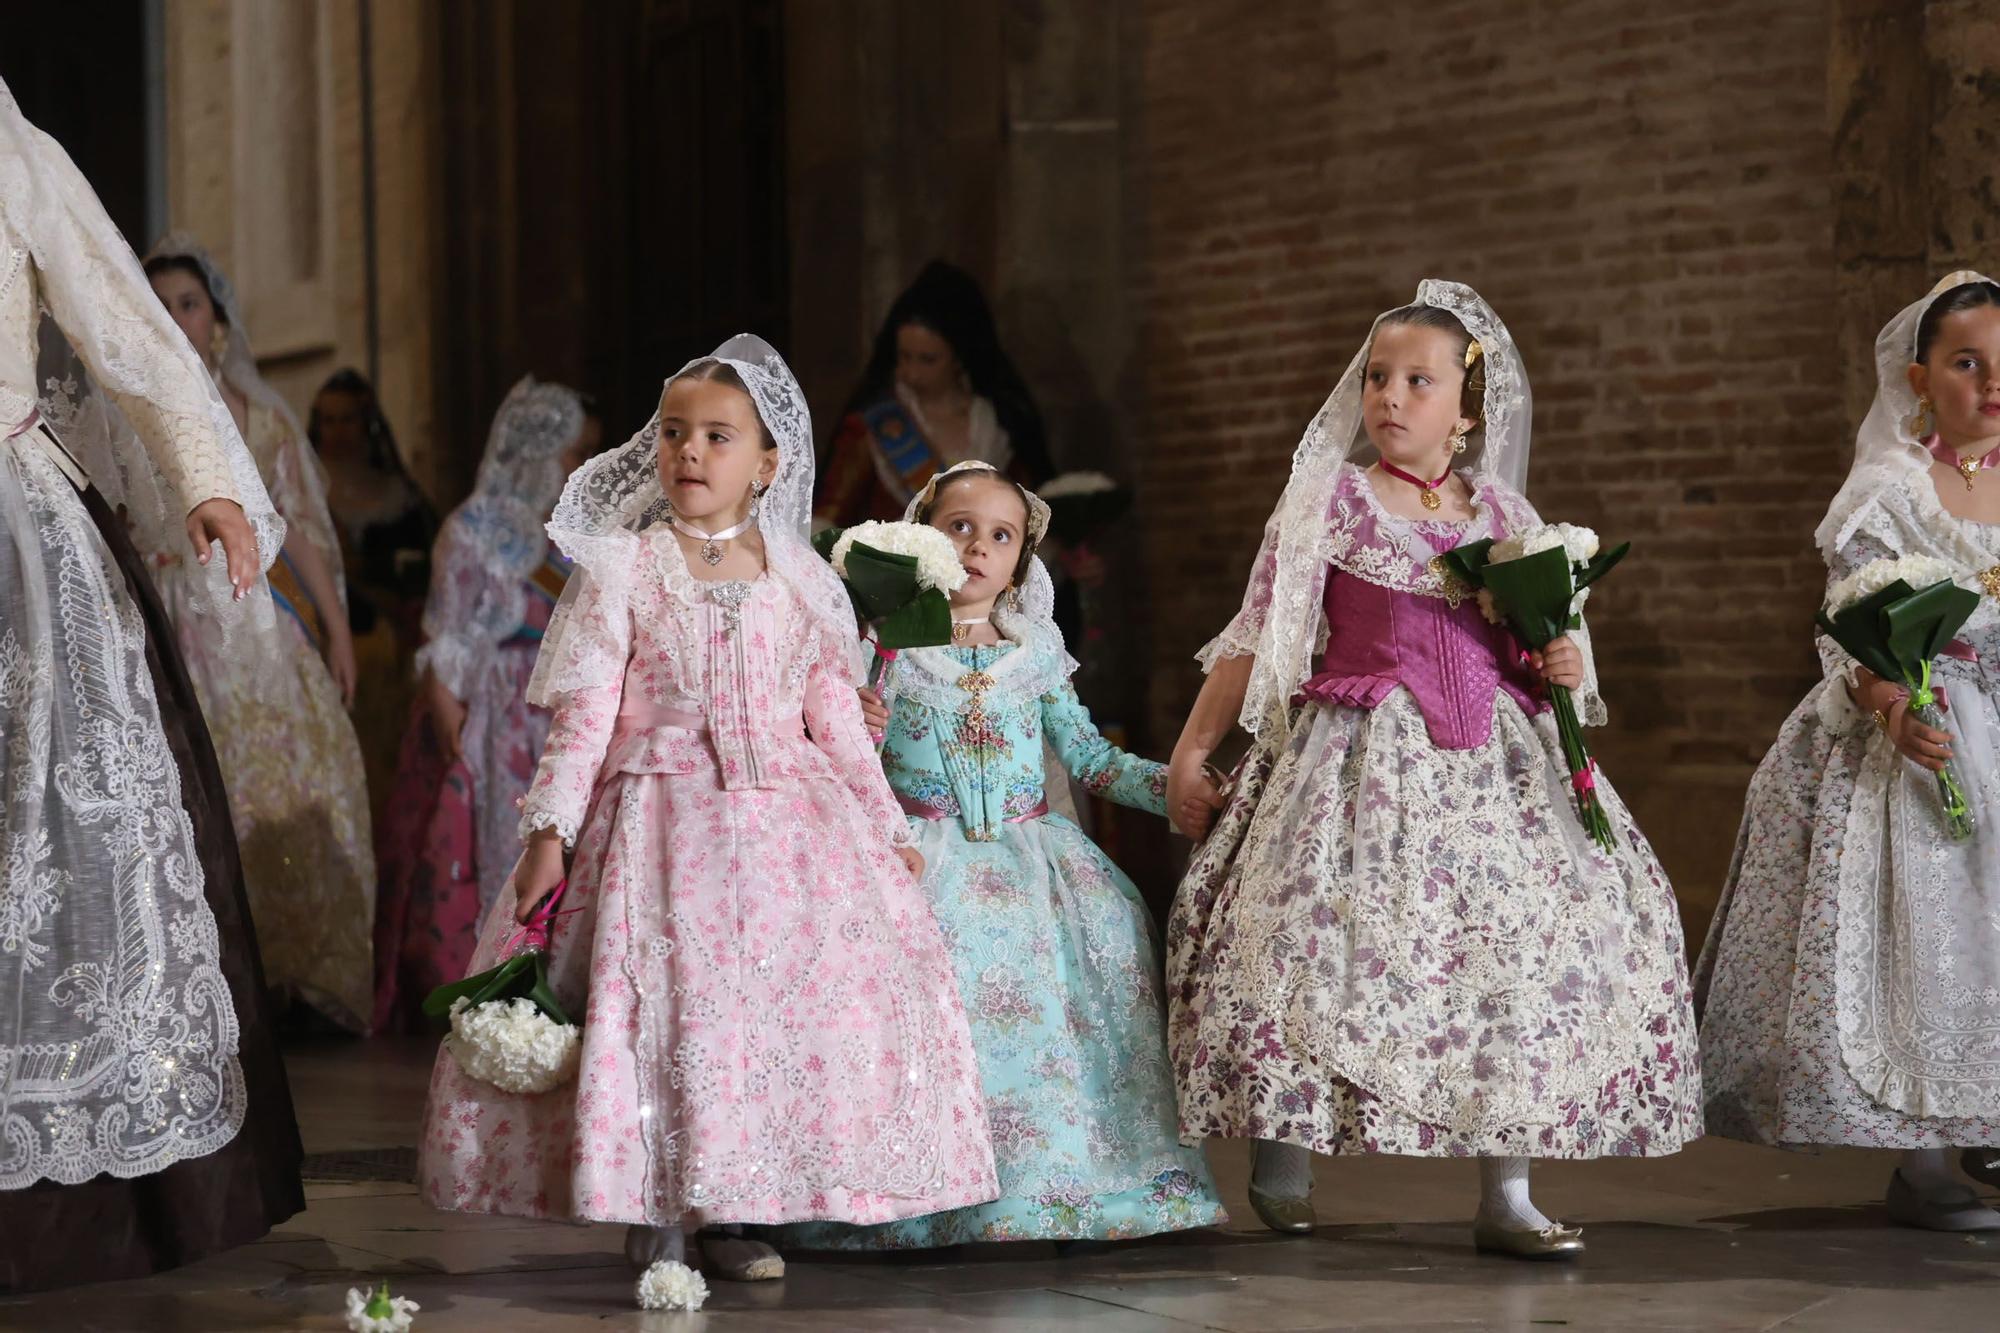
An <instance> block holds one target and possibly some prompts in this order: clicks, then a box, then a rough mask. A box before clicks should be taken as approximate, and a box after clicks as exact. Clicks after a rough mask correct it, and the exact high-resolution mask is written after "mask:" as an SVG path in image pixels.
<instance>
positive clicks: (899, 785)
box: [780, 638, 1223, 1249]
mask: <svg viewBox="0 0 2000 1333" xmlns="http://www.w3.org/2000/svg"><path fill="white" fill-rule="evenodd" d="M1073 669H1074V664H1073V663H1071V662H1070V661H1069V659H1068V657H1067V656H1066V655H1065V654H1064V653H1063V651H1062V649H1061V647H1060V643H1059V641H1057V642H1055V643H1052V644H1048V645H1046V646H1044V645H1042V644H1040V643H1039V642H1038V640H1037V639H1034V638H1031V639H1030V641H1029V643H1028V644H1027V645H1025V646H1016V645H1014V644H1011V643H1004V642H1003V643H1001V644H998V645H996V646H992V647H969V648H924V649H912V650H907V651H905V652H904V653H903V654H902V655H901V656H900V657H899V658H898V659H897V661H896V663H895V665H894V666H893V667H892V668H891V670H890V673H889V677H888V680H887V682H886V684H885V693H886V694H887V696H888V698H889V701H890V709H891V711H890V722H889V732H888V739H887V742H886V744H885V746H884V750H883V766H884V768H885V769H886V770H887V772H888V775H889V784H890V786H892V787H893V788H895V790H896V794H897V796H898V798H899V799H900V800H901V801H902V803H903V808H904V810H905V812H906V813H908V814H909V815H910V823H911V826H912V828H913V829H914V830H915V831H916V833H917V835H918V838H919V840H920V841H919V849H920V850H921V851H922V852H923V855H924V864H925V879H924V890H925V892H926V894H927V895H928V896H929V898H930V902H931V908H932V910H933V911H934V912H935V913H936V914H937V919H938V924H939V926H940V927H941V928H942V929H943V931H944V938H945V945H946V947H947V949H949V950H950V952H951V955H952V963H953V967H954V969H955V970H956V972H957V974H958V986H959V993H960V996H961V998H962V999H963V1000H964V1002H965V1009H966V1015H967V1017H968V1018H969V1019H970V1020H971V1023H972V1044H973V1049H974V1052H975V1054H976V1056H977V1058H978V1061H979V1072H980V1080H981V1084H982V1088H983V1091H984V1094H985V1098H986V1115H987V1120H988V1123H989V1125H990V1127H991V1131H992V1135H993V1155H994V1158H995V1160H996V1162H997V1163H998V1165H999V1171H1000V1188H1001V1197H1000V1198H998V1199H997V1200H995V1201H993V1202H991V1203H985V1204H978V1205H975V1206H972V1207H966V1208H958V1209H954V1210H952V1211H949V1212H943V1213H933V1214H931V1215H930V1216H928V1217H919V1218H913V1219H908V1220H905V1221H900V1222H891V1223H885V1224H882V1225H879V1226H868V1227H850V1226H840V1225H834V1224H825V1223H806V1224H801V1225H797V1226H791V1227H787V1228H785V1229H784V1230H783V1232H782V1234H781V1236H780V1239H781V1240H782V1242H783V1243H785V1244H787V1245H791V1246H797V1247H800V1248H808V1249H901V1248H923V1247H928V1246H939V1245H955V1244H960V1243H963V1242H969V1241H1005V1240H1037V1239H1039V1240H1069V1239H1082V1238H1089V1239H1099V1240H1116V1239H1125V1238H1130V1237H1134V1236H1147V1235H1153V1234H1155V1233H1158V1232H1163V1231H1177V1230H1183V1229H1185V1228H1188V1227H1198V1226H1206V1225H1208V1224H1210V1223H1214V1222H1219V1221H1222V1220H1223V1212H1222V1206H1221V1204H1220V1202H1219V1201H1218V1200H1217V1198H1216V1193H1215V1185H1214V1182H1213V1181H1212V1180H1210V1178H1209V1174H1208V1168H1207V1165H1206V1163H1205V1162H1204V1161H1203V1159H1202V1155H1201V1151H1200V1149H1198V1148H1184V1147H1182V1146H1181V1145H1180V1143H1179V1133H1178V1118H1177V1110H1176V1106H1175V1100H1174V1084H1173V1074H1172V1070H1171V1068H1170V1067H1169V1065H1168V1063H1167V1049H1166V1029H1165V1019H1164V1006H1163V1004H1162V1001H1161V994H1160V982H1159V967H1158V962H1157V954H1156V952H1155V946H1154V941H1153V938H1152V933H1151V929H1152V928H1151V922H1150V919H1149V917H1148V914H1147V912H1146V909H1145V907H1144V906H1143V904H1142V903H1141V902H1140V899H1139V894H1138V890H1137V889H1135V888H1134V887H1133V885H1132V882H1131V881H1130V880H1129V879H1127V878H1126V877H1125V875H1124V874H1123V873H1122V872H1121V871H1120V870H1119V869H1118V868H1117V867H1116V866H1115V865H1113V864H1112V863H1111V861H1110V859H1109V858H1107V857H1106V856H1105V855H1104V853H1103V852H1101V851H1099V850H1098V848H1097V846H1096V845H1095V844H1094V843H1092V842H1091V841H1090V839H1089V838H1087V837H1085V836H1084V834H1083V831H1082V830H1081V829H1079V828H1077V826H1076V825H1075V824H1073V823H1071V822H1070V821H1069V820H1067V819H1064V818H1063V817H1062V816H1060V815H1051V814H1047V813H1046V806H1045V803H1044V799H1043V791H1042V773H1043V744H1042V740H1043V736H1044V735H1046V736H1047V738H1048V739H1049V741H1050V742H1052V744H1053V747H1054V750H1055V752H1056V754H1057V755H1058V756H1060V757H1061V759H1062V761H1063V764H1064V766H1065V767H1066V768H1068V770H1069V771H1070V773H1071V774H1072V775H1073V776H1074V777H1075V778H1076V779H1077V781H1078V782H1080V783H1082V784H1083V786H1085V787H1086V788H1088V789H1089V790H1090V791H1091V792H1093V793H1095V794H1097V795H1100V796H1104V797H1107V798H1108V799H1110V800H1113V801H1116V802H1118V803H1119V804H1121V805H1129V806H1134V807H1136V808H1138V809H1142V810H1150V811H1152V812H1153V813H1155V814H1164V813H1165V811H1166V770H1165V767H1164V766H1163V765H1160V764H1156V763H1153V762H1151V761H1149V760H1145V759H1140V758H1138V757H1136V756H1134V755H1129V754H1126V753H1125V752H1123V751H1121V750H1119V749H1117V748H1116V747H1115V746H1113V745H1112V744H1111V743H1110V742H1109V741H1107V740H1105V739H1104V737H1103V736H1101V735H1100V734H1099V733H1098V731H1097V728H1096V726H1095V725H1094V724H1093V723H1092V722H1091V720H1090V714H1089V712H1088V711H1087V710H1086V709H1085V708H1084V706H1083V703H1082V701H1081V700H1079V699H1078V698H1077V696H1076V691H1075V690H1074V689H1072V688H1071V686H1070V683H1069V679H1068V677H1069V672H1070V671H1071V670H1073Z"/></svg>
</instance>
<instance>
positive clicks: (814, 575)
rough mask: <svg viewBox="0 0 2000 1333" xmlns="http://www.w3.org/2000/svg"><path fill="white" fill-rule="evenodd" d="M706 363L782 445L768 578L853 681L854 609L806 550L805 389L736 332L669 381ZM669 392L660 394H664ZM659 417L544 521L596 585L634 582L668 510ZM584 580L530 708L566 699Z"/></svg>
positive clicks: (766, 515) (565, 603)
mask: <svg viewBox="0 0 2000 1333" xmlns="http://www.w3.org/2000/svg"><path fill="white" fill-rule="evenodd" d="M708 362H721V363H722V364H723V365H726V366H728V367H729V368H730V369H732V370H734V371H735V372H736V374H737V375H738V377H740V378H741V379H742V381H743V383H744V385H745V386H747V387H748V389H749V391H750V399H751V401H752V402H753V403H754V404H755V405H756V408H757V415H758V416H759V417H760V418H761V419H762V420H763V422H764V427H765V429H767V430H769V431H770V432H771V438H772V439H773V440H775V441H776V442H777V445H778V471H777V475H776V476H775V477H773V478H772V480H771V487H770V489H769V490H768V491H766V492H765V493H764V497H763V499H762V500H761V501H759V502H758V514H757V527H758V531H759V532H760V533H761V534H762V536H763V538H764V556H765V560H766V561H767V563H768V564H769V566H770V569H771V572H772V573H773V574H774V575H775V576H777V577H778V578H781V579H783V580H784V581H785V582H786V583H787V584H788V585H790V587H791V588H792V590H793V591H794V592H796V593H797V594H798V596H799V598H800V600H801V601H802V602H804V604H805V607H806V610H807V612H808V613H809V614H810V615H812V617H813V618H814V619H815V620H817V621H819V622H820V623H821V624H822V625H823V626H824V627H825V628H826V629H827V630H828V631H829V632H831V633H833V634H834V635H836V636H837V640H838V641H839V642H840V643H842V644H844V645H848V646H849V648H850V650H851V660H850V662H849V666H848V674H849V675H850V676H858V673H859V670H860V662H861V659H860V649H859V644H858V643H857V642H856V640H855V634H854V630H855V620H854V604H853V603H852V602H851V601H849V600H848V596H847V589H846V588H845V587H844V586H842V584H841V582H840V579H839V577H838V576H837V575H836V574H835V573H834V572H833V567H832V566H831V565H829V564H827V563H826V561H824V560H822V559H820V558H819V556H818V554H817V553H815V552H814V551H813V549H812V543H811V536H812V496H813V442H812V414H811V412H810V410H809V409H808V408H807V406H806V396H805V391H804V390H802V389H801V388H800V387H799V382H798V380H797V378H795V377H794V376H793V374H792V369H791V367H790V366H788V365H786V364H785V359H784V358H783V357H781V356H779V355H778V351H777V349H776V348H774V347H772V346H771V344H769V343H768V342H765V341H764V340H763V339H762V338H759V337H757V336H756V335H755V334H751V333H739V334H737V335H736V336H735V337H734V338H731V339H730V340H729V341H728V342H725V343H723V344H722V346H720V347H718V348H716V349H715V351H714V352H712V353H710V354H709V355H708V356H704V357H697V358H695V359H694V360H693V361H690V362H688V363H687V364H686V365H685V366H682V367H681V368H680V369H679V370H677V371H675V372H674V374H673V376H672V377H671V378H669V379H668V380H667V381H666V383H667V384H669V385H671V384H672V383H673V382H674V380H676V379H679V378H680V377H681V376H682V375H685V374H687V373H688V371H690V370H693V369H694V368H695V367H697V366H700V365H703V364H705V363H708ZM664 392H665V389H664V386H663V387H662V393H663V394H664ZM659 443H660V413H659V409H658V408H655V409H654V411H653V416H652V419H651V420H649V421H648V422H647V423H646V424H645V426H644V427H643V428H642V429H641V430H640V431H639V433H638V434H636V435H634V436H633V437H632V438H631V439H629V440H627V441H626V442H625V443H624V444H622V445H620V446H619V447H618V448H616V449H613V450H610V451H609V452H607V453H603V454H600V455H598V456H597V457H596V458H594V459H592V460H591V461H590V462H588V463H585V464H584V465H583V466H582V467H580V468H578V469H577V470H576V472H575V474H574V475H572V476H571V477H570V479H569V483H568V484H567V485H565V486H564V487H563V492H562V498H561V499H560V500H558V501H557V502H556V509H555V514H554V516H553V517H551V518H550V519H549V524H548V532H549V536H550V537H552V538H554V540H555V543H556V546H557V548H558V549H560V550H561V551H562V553H563V554H564V555H566V556H568V557H569V558H570V559H571V560H572V561H573V562H575V564H576V566H577V568H579V569H581V570H583V571H584V572H586V573H587V574H588V575H589V576H590V578H591V580H592V581H593V582H595V583H596V584H597V585H598V586H600V587H604V588H608V589H620V588H623V587H624V586H625V584H626V583H627V581H628V580H629V579H630V578H631V577H632V574H633V568H632V562H631V558H630V557H631V539H632V537H633V536H634V535H635V534H637V533H640V532H643V531H645V530H646V529H647V528H649V527H652V526H653V525H654V524H656V523H661V522H665V521H666V520H667V518H668V516H669V514H670V512H671V510H670V507H669V505H668V503H667V498H666V496H665V495H664V494H662V492H661V490H660V467H659ZM580 582H581V580H577V579H572V580H570V583H569V586H568V587H567V588H565V589H564V591H563V598H562V602H561V603H560V604H559V605H558V606H557V607H556V612H555V615H554V617H553V618H551V620H550V622H549V628H548V633H547V635H546V636H545V637H544V639H543V642H542V651H541V655H540V656H539V657H538V658H537V659H536V661H535V674H534V676H533V677H532V678H531V679H530V680H529V682H528V698H529V700H530V701H531V702H533V703H537V704H541V705H544V706H547V705H548V704H550V703H551V702H552V699H553V696H554V695H555V694H558V693H561V692H562V688H563V686H562V682H561V680H560V679H559V676H558V673H559V671H560V670H561V668H560V667H559V666H558V664H560V663H564V662H567V661H568V660H569V658H570V656H571V648H572V645H571V644H570V643H569V639H570V636H571V635H572V633H574V632H575V631H574V629H573V626H572V617H571V616H570V614H569V610H570V606H571V603H572V602H573V600H574V598H575V595H576V593H577V590H578V588H579V585H580Z"/></svg>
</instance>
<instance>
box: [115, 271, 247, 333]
mask: <svg viewBox="0 0 2000 1333" xmlns="http://www.w3.org/2000/svg"><path fill="white" fill-rule="evenodd" d="M126 271H127V272H130V271H131V270H129V269H128V270H126ZM156 273H185V274H187V275H188V276H189V277H190V278H193V279H194V280H195V281H196V282H198V283H200V284H201V294H202V295H203V296H206V297H207V298H208V308H209V310H211V311H212V312H214V314H215V322H216V323H218V324H220V325H222V326H223V327H224V328H227V327H229V315H228V313H227V312H225V311H224V310H223V308H222V302H220V301H218V300H216V299H215V288H213V287H211V286H209V285H208V274H206V273H204V272H203V271H202V267H201V265H200V264H199V263H197V262H195V260H193V259H192V258H190V257H189V256H187V255H154V256H153V257H152V258H151V259H148V260H147V261H146V276H147V277H148V278H151V277H152V276H153V275H154V274H156Z"/></svg>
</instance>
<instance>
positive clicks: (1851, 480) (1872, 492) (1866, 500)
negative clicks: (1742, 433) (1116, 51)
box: [1813, 269, 1993, 561]
mask: <svg viewBox="0 0 2000 1333" xmlns="http://www.w3.org/2000/svg"><path fill="white" fill-rule="evenodd" d="M1992 281H1993V279H1991V278H1989V277H1987V276H1986V275H1985V274H1984V273H1975V272H1973V271H1971V270H1970V269H1960V270H1959V271H1958V272H1956V273H1950V274H1947V275H1946V276H1944V277H1943V278H1940V279H1939V280H1938V282H1937V285H1935V286H1934V287H1932V288H1931V289H1930V291H1928V292H1926V293H1925V294H1924V296H1923V299H1921V300H1918V301H1912V302H1911V303H1910V304H1909V305H1906V306H1904V307H1903V308H1902V309H1901V310H1899V311H1897V312H1896V317H1895V318H1894V319H1891V320H1890V321H1889V322H1888V323H1887V324H1885V325H1883V326H1882V331H1881V332H1880V333H1878V334H1877V335H1875V401H1874V402H1873V403H1871V404H1869V407H1868V415H1867V416H1865V417H1863V418H1862V420H1861V429H1860V430H1859V431H1857V432H1856V433H1855V436H1854V462H1853V465H1852V466H1851V467H1849V469H1848V472H1847V480H1846V481H1845V482H1843V483H1842V484H1841V487H1840V491H1839V493H1838V494H1836V495H1835V496H1834V497H1833V503H1832V504H1831V505H1829V506H1828V507H1827V511H1826V517H1825V518H1823V519H1821V520H1820V525H1819V527H1818V529H1816V530H1815V531H1814V533H1813V540H1814V541H1815V542H1817V543H1818V545H1819V549H1820V554H1821V555H1823V556H1825V557H1826V559H1827V560H1829V561H1831V560H1832V559H1833V557H1834V554H1835V553H1836V552H1837V551H1839V550H1840V548H1841V547H1842V546H1844V545H1846V544H1847V540H1848V538H1849V537H1851V536H1853V535H1854V530H1855V528H1856V527H1858V526H1859V525H1860V523H1861V521H1862V519H1863V518H1864V517H1865V516H1866V515H1867V512H1868V508H1869V504H1870V502H1871V501H1873V500H1874V498H1875V497H1876V496H1878V495H1880V494H1882V492H1883V491H1885V490H1888V489H1890V488H1892V487H1896V486H1902V485H1906V484H1908V482H1909V479H1910V476H1911V474H1912V473H1917V472H1923V471H1926V470H1928V469H1929V467H1930V465H1931V456H1930V454H1929V452H1928V451H1926V450H1925V448H1924V446H1923V444H1922V442H1921V441H1919V440H1918V439H1917V436H1916V433H1915V432H1914V430H1912V425H1913V424H1914V423H1915V421H1916V416H1917V391H1916V390H1915V389H1913V388H1911V387H1910V380H1909V372H1910V367H1911V365H1913V364H1914V363H1915V362H1916V359H1917V327H1918V326H1919V325H1920V324H1922V323H1923V319H1924V315H1925V314H1926V312H1928V311H1929V310H1930V308H1931V306H1932V304H1933V303H1935V302H1936V301H1937V299H1938V298H1939V297H1941V296H1943V295H1944V294H1945V293H1946V292H1949V291H1950V290H1952V289H1953V288H1954V287H1962V286H1964V285H1965V284H1967V283H1971V282H1986V283H1990V282H1992Z"/></svg>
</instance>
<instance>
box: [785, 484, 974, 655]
mask: <svg viewBox="0 0 2000 1333" xmlns="http://www.w3.org/2000/svg"><path fill="white" fill-rule="evenodd" d="M813 546H814V548H815V549H817V550H818V551H819V553H820V554H821V555H822V556H824V557H825V558H826V559H827V561H828V562H829V563H831V564H832V565H833V570H834V573H836V574H838V575H840V581H841V582H842V583H844V584H846V585H847V594H848V596H849V597H851V598H853V600H854V609H855V610H856V611H858V612H860V614H861V618H862V619H863V620H866V621H868V622H869V624H870V625H871V626H872V627H873V628H874V631H875V634H874V639H875V664H874V666H872V667H871V668H870V669H869V673H868V684H869V687H870V688H871V689H872V688H873V687H874V686H875V684H876V682H877V681H879V680H880V679H881V675H882V667H883V665H884V663H886V662H890V661H893V660H895V656H896V653H897V652H898V651H900V650H901V649H904V648H927V647H932V646H934V645H937V644H942V643H950V642H951V594H952V593H955V592H957V591H958V590H959V589H960V588H962V587H964V586H965V566H964V565H962V564H960V563H959V559H958V548H957V547H955V546H953V545H952V544H951V538H949V537H947V536H945V535H944V534H943V533H942V532H939V531H938V530H937V529H936V528H933V527H931V526H929V525H928V524H924V523H873V522H870V523H859V524H856V525H855V526H854V527H851V528H846V529H840V528H828V529H826V530H825V531H824V532H820V533H818V534H816V535H815V536H814V537H813Z"/></svg>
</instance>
